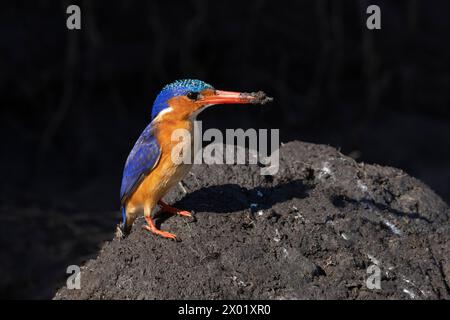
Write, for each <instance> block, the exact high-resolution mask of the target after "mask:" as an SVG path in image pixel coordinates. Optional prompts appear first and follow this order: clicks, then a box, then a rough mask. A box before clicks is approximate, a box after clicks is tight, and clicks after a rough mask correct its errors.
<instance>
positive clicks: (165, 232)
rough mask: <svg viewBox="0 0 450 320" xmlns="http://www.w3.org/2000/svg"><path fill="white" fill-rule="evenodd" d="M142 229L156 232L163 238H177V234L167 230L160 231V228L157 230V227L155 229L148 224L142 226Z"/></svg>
mask: <svg viewBox="0 0 450 320" xmlns="http://www.w3.org/2000/svg"><path fill="white" fill-rule="evenodd" d="M144 229H146V230H148V231H150V232H151V233H154V234H157V235H159V236H162V237H163V238H168V239H173V240H177V236H176V235H174V234H173V233H170V232H167V231H162V230H159V229H155V228H152V227H150V226H144Z"/></svg>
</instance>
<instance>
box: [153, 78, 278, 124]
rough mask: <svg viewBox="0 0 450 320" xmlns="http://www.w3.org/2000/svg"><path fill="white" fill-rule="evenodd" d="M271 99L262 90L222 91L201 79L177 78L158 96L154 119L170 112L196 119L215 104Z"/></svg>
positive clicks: (179, 117) (185, 117)
mask: <svg viewBox="0 0 450 320" xmlns="http://www.w3.org/2000/svg"><path fill="white" fill-rule="evenodd" d="M270 100H271V98H268V97H266V96H265V95H264V94H263V93H262V92H258V93H243V92H232V91H221V90H216V89H214V88H213V87H212V86H211V85H209V84H207V83H205V82H203V81H201V80H193V79H185V80H177V81H175V82H173V83H171V84H169V85H167V86H165V87H164V88H163V89H162V90H161V92H160V93H159V94H158V96H157V97H156V100H155V102H154V103H153V109H152V120H153V119H155V118H156V117H158V116H161V115H164V114H166V113H169V112H170V113H171V115H172V116H174V117H176V118H178V119H194V118H195V117H196V116H197V115H198V114H199V113H200V112H201V111H203V110H204V109H206V108H207V107H209V106H212V105H215V104H238V103H240V104H242V103H265V102H267V101H270Z"/></svg>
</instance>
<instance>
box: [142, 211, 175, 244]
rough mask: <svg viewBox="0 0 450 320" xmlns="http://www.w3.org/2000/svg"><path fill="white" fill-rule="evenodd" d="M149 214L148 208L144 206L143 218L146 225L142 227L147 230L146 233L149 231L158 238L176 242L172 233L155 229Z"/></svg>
mask: <svg viewBox="0 0 450 320" xmlns="http://www.w3.org/2000/svg"><path fill="white" fill-rule="evenodd" d="M150 213H151V210H150V207H149V206H146V207H145V208H144V218H145V221H147V225H146V226H144V228H145V229H147V230H148V231H150V232H152V233H154V234H157V235H160V236H162V237H164V238H169V239H174V240H176V239H177V236H176V235H174V234H173V233H170V232H167V231H162V230H159V229H158V228H157V227H156V225H155V222H154V221H153V219H152V217H151V216H150Z"/></svg>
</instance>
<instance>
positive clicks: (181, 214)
mask: <svg viewBox="0 0 450 320" xmlns="http://www.w3.org/2000/svg"><path fill="white" fill-rule="evenodd" d="M177 214H178V215H179V216H182V217H192V213H190V212H189V211H178V212H177Z"/></svg>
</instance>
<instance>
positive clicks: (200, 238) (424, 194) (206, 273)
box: [55, 142, 450, 299]
mask: <svg viewBox="0 0 450 320" xmlns="http://www.w3.org/2000/svg"><path fill="white" fill-rule="evenodd" d="M280 157H281V158H280V170H279V173H278V174H277V175H275V176H273V177H272V178H271V179H267V177H264V176H261V175H260V170H259V169H260V168H259V167H258V166H256V165H255V166H244V165H235V166H229V165H215V166H206V165H202V166H197V167H194V169H193V171H192V174H190V175H188V176H187V177H186V178H185V179H184V181H183V183H184V186H185V188H186V189H187V190H188V194H187V195H183V194H182V192H181V191H179V190H174V191H172V192H171V193H170V194H169V195H168V196H167V197H166V200H168V201H169V202H172V203H174V206H176V207H179V208H183V209H187V210H193V211H195V215H196V221H195V222H192V221H191V222H190V221H188V220H185V219H183V218H181V217H170V218H167V217H163V218H161V219H160V223H161V228H162V229H163V230H168V231H171V232H173V233H175V234H176V235H177V236H178V237H179V238H180V239H181V240H182V241H181V242H175V241H170V240H167V239H163V238H161V237H157V236H154V235H152V234H149V233H148V232H147V231H145V230H143V229H142V228H141V225H143V223H144V221H143V219H138V220H137V221H136V223H135V224H134V227H133V230H132V232H131V234H130V235H129V236H128V237H127V238H126V239H123V240H118V239H114V240H112V241H111V242H109V243H107V244H105V245H104V247H103V248H102V250H101V252H100V253H99V256H98V257H97V259H95V260H91V261H89V262H87V263H86V265H84V266H83V267H82V272H81V290H68V289H67V288H62V289H60V290H59V292H58V293H57V294H56V296H55V299H177V298H180V299H187V298H194V299H234V298H237V299H244V298H248V299H317V298H320V299H322V298H326V299H392V298H394V299H449V298H450V289H449V278H450V271H449V270H450V267H449V262H448V257H449V256H450V240H449V239H450V237H449V235H450V232H449V231H450V227H449V207H448V206H447V205H446V204H445V203H444V202H443V201H442V200H441V199H440V198H439V197H438V196H437V195H436V194H435V193H434V192H433V191H431V190H430V189H429V188H428V187H427V186H426V185H424V184H423V183H422V182H420V181H419V180H417V179H414V178H412V177H410V176H408V175H407V174H406V173H405V172H403V171H401V170H398V169H394V168H389V167H381V166H378V165H367V164H364V163H357V162H355V161H354V160H353V159H351V158H349V157H346V156H344V155H342V154H341V153H339V152H338V151H337V150H335V149H333V148H331V147H327V146H321V145H313V144H307V143H301V142H293V143H289V144H286V145H284V146H282V147H281V149H280ZM234 199H236V200H234ZM252 203H253V204H256V206H255V205H253V206H251V204H252ZM111 227H112V228H113V226H111ZM371 265H377V266H378V267H379V268H380V271H381V289H379V290H376V289H369V288H368V287H367V286H366V279H367V278H368V276H369V275H370V274H368V273H367V269H368V267H369V266H371Z"/></svg>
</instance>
